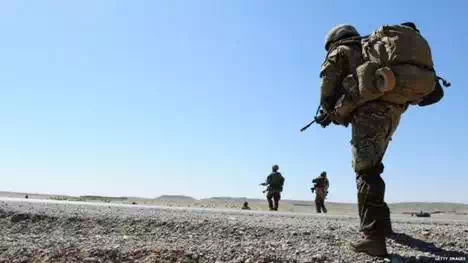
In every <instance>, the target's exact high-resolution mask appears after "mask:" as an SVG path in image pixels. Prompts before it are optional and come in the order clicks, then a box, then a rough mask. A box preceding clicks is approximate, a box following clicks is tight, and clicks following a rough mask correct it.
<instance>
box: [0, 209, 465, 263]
mask: <svg viewBox="0 0 468 263" xmlns="http://www.w3.org/2000/svg"><path fill="white" fill-rule="evenodd" d="M357 225H358V221H357V219H356V217H355V216H351V215H350V216H342V215H341V216H336V215H335V216H334V215H332V213H330V214H328V215H316V214H293V213H278V212H276V213H275V212H257V211H235V210H232V211H221V210H216V211H215V210H200V209H177V208H176V209H161V208H148V207H140V206H112V205H87V204H79V205H78V204H67V203H60V202H58V203H36V202H31V201H11V200H8V201H5V200H4V201H0V262H353V263H354V262H468V223H467V221H463V220H460V221H452V222H444V221H436V220H430V221H427V220H426V221H418V220H408V221H405V220H395V222H394V230H395V231H397V232H398V233H399V234H397V235H395V236H394V237H392V238H391V239H388V240H387V244H388V250H389V253H391V256H390V257H389V258H387V259H380V258H372V257H369V256H366V255H364V254H356V253H353V252H352V251H351V250H350V249H349V247H348V243H349V241H352V240H354V239H355V238H357ZM450 258H451V259H452V260H446V259H450Z"/></svg>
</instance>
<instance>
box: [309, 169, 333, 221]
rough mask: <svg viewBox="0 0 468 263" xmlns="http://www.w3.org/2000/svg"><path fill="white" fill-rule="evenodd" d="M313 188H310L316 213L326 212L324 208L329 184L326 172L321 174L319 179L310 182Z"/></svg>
mask: <svg viewBox="0 0 468 263" xmlns="http://www.w3.org/2000/svg"><path fill="white" fill-rule="evenodd" d="M312 183H313V184H314V187H313V188H311V190H312V193H313V192H315V206H316V208H317V213H321V212H322V211H323V212H324V213H326V212H327V208H326V207H325V198H326V197H327V194H328V187H329V186H330V183H329V181H328V178H327V172H322V173H321V174H320V176H319V177H317V178H315V179H314V180H312Z"/></svg>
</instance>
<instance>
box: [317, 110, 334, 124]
mask: <svg viewBox="0 0 468 263" xmlns="http://www.w3.org/2000/svg"><path fill="white" fill-rule="evenodd" d="M315 121H316V122H317V123H318V124H320V126H322V128H325V127H327V126H328V125H330V123H331V122H332V121H331V120H330V118H328V114H327V113H324V112H323V111H320V115H319V116H317V117H315Z"/></svg>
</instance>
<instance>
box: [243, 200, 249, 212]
mask: <svg viewBox="0 0 468 263" xmlns="http://www.w3.org/2000/svg"><path fill="white" fill-rule="evenodd" d="M242 210H250V207H249V202H247V201H245V202H244V204H243V205H242Z"/></svg>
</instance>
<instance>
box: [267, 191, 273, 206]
mask: <svg viewBox="0 0 468 263" xmlns="http://www.w3.org/2000/svg"><path fill="white" fill-rule="evenodd" d="M272 198H273V193H271V192H269V193H268V194H267V200H268V208H270V210H273V200H272Z"/></svg>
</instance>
